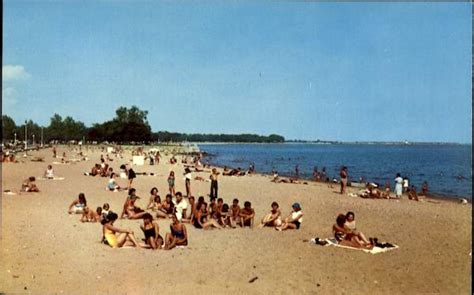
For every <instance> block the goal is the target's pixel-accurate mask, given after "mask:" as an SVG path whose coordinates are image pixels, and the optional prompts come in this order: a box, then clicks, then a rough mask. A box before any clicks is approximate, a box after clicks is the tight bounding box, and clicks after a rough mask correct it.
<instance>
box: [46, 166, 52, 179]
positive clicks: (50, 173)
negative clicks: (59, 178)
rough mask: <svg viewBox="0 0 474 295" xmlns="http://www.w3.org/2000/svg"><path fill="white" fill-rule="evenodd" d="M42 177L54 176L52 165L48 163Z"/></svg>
mask: <svg viewBox="0 0 474 295" xmlns="http://www.w3.org/2000/svg"><path fill="white" fill-rule="evenodd" d="M44 177H45V178H47V179H53V178H54V171H53V166H51V165H48V168H47V169H46V171H45V172H44Z"/></svg>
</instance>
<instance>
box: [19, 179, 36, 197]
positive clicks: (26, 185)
mask: <svg viewBox="0 0 474 295" xmlns="http://www.w3.org/2000/svg"><path fill="white" fill-rule="evenodd" d="M35 181H36V178H35V177H34V176H30V177H28V178H27V179H25V180H24V181H23V183H22V184H21V191H22V192H28V193H37V192H39V189H38V187H37V186H36V183H35Z"/></svg>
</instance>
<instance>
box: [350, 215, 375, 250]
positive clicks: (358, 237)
mask: <svg viewBox="0 0 474 295" xmlns="http://www.w3.org/2000/svg"><path fill="white" fill-rule="evenodd" d="M344 230H345V232H346V238H347V239H349V240H350V239H352V238H353V239H354V240H355V241H356V242H357V243H358V244H360V245H363V246H368V245H369V244H370V242H369V241H368V240H367V238H366V237H365V235H364V234H363V233H361V232H359V231H357V229H356V223H355V214H354V212H352V211H349V212H347V213H346V221H345V222H344Z"/></svg>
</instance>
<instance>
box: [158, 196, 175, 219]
mask: <svg viewBox="0 0 474 295" xmlns="http://www.w3.org/2000/svg"><path fill="white" fill-rule="evenodd" d="M158 212H162V213H164V216H163V214H161V213H160V215H158V217H164V218H166V217H170V216H171V214H173V213H174V203H173V197H172V196H171V195H170V194H167V195H166V197H165V200H164V201H163V202H161V208H160V209H159V210H158Z"/></svg>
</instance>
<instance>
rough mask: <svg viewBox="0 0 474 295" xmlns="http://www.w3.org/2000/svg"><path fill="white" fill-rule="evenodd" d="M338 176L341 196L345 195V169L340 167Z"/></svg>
mask: <svg viewBox="0 0 474 295" xmlns="http://www.w3.org/2000/svg"><path fill="white" fill-rule="evenodd" d="M339 176H340V177H341V195H343V194H345V193H346V187H347V167H346V166H342V168H341V171H340V172H339Z"/></svg>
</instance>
